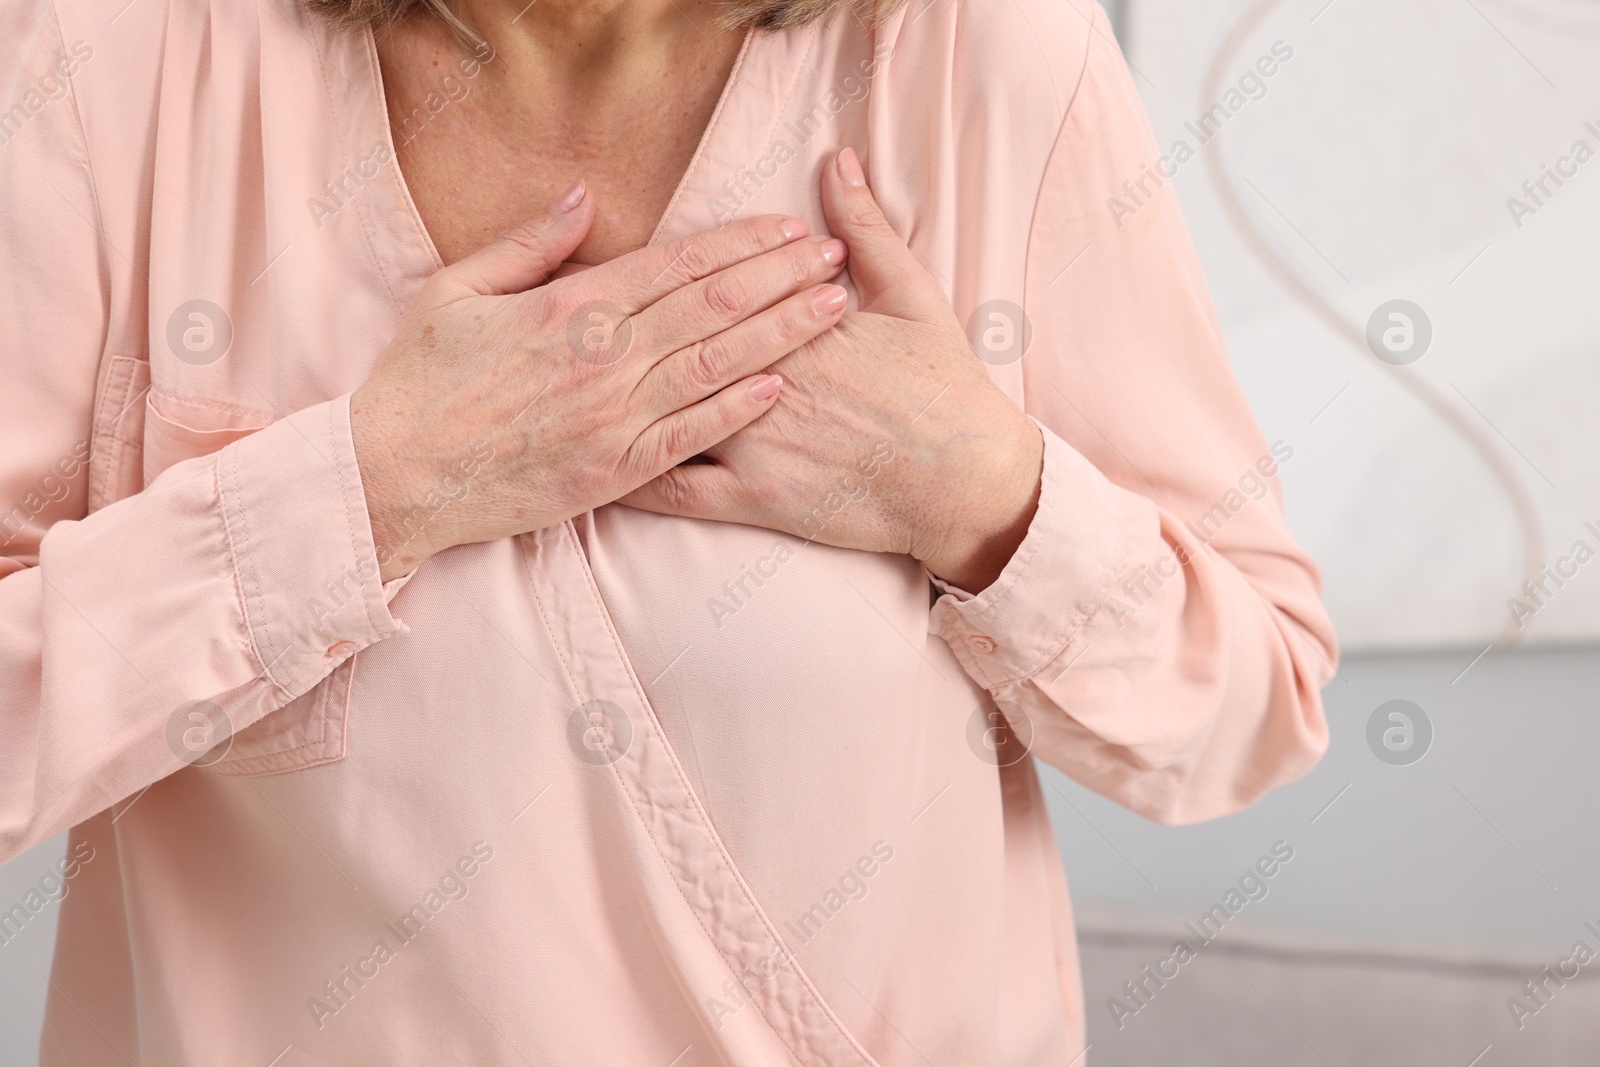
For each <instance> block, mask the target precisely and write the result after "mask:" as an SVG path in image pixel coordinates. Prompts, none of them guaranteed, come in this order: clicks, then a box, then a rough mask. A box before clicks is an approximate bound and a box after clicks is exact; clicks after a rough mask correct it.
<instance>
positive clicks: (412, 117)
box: [380, 40, 736, 265]
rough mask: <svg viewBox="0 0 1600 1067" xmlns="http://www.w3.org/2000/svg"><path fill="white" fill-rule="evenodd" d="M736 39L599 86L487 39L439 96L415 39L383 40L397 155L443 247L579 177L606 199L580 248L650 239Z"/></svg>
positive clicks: (476, 243) (537, 203)
mask: <svg viewBox="0 0 1600 1067" xmlns="http://www.w3.org/2000/svg"><path fill="white" fill-rule="evenodd" d="M734 51H736V47H731V46H730V47H724V48H723V49H722V50H721V51H713V52H712V54H711V55H710V57H709V61H708V62H706V63H696V64H689V65H687V66H686V67H685V68H684V69H683V70H682V71H681V72H677V73H675V74H674V76H673V77H672V78H670V79H667V80H664V81H650V82H649V83H648V84H645V83H643V82H641V80H640V79H641V78H642V77H643V75H642V74H638V73H635V74H632V75H629V74H627V73H622V74H619V75H617V79H616V84H614V85H609V86H599V87H580V86H577V85H572V84H566V83H564V82H562V81H561V79H560V78H559V77H558V76H555V75H546V76H541V75H538V74H529V73H528V72H527V71H526V70H525V69H524V68H525V67H526V65H527V64H528V62H529V61H528V60H526V59H525V58H523V57H519V58H518V60H517V64H516V65H515V67H514V68H513V66H511V65H510V64H509V62H508V61H507V60H505V59H502V58H501V57H498V56H495V55H493V53H492V52H490V53H489V56H490V58H488V59H487V60H485V61H484V62H482V63H481V64H479V67H480V69H479V71H478V72H477V73H476V74H475V76H474V77H472V78H470V79H469V78H466V77H464V76H462V77H457V78H454V79H453V83H454V84H453V88H452V90H451V91H449V92H448V94H447V95H444V96H441V95H440V93H439V92H438V89H437V87H436V86H434V84H433V83H434V81H436V80H437V78H436V76H435V75H434V74H433V73H432V70H431V68H429V67H428V66H427V65H426V60H425V58H424V57H423V56H421V55H419V54H418V47H417V46H416V45H414V44H411V45H408V44H407V43H406V42H405V41H403V40H400V41H395V42H392V43H388V44H385V45H382V46H380V61H381V63H382V67H383V77H384V89H385V100H384V104H385V107H386V109H387V110H388V113H389V121H390V128H391V130H392V131H393V134H394V151H395V162H396V164H397V165H398V167H399V171H400V173H401V175H402V176H403V181H404V184H405V186H406V188H407V190H408V191H409V193H410V196H411V199H412V202H413V204H414V205H415V207H416V210H417V214H418V215H419V217H420V218H421V220H422V223H423V225H424V226H425V227H426V229H427V232H428V235H429V236H430V237H431V238H432V241H433V244H434V247H435V248H436V249H437V251H438V253H439V257H440V258H441V259H442V260H443V261H444V262H445V263H447V264H448V263H452V262H455V261H456V260H458V259H461V258H463V257H465V256H467V255H470V254H471V253H472V252H474V251H476V250H477V249H479V248H482V247H483V246H484V245H486V244H488V243H489V242H491V241H494V240H496V239H498V238H499V237H501V236H502V235H504V234H506V233H508V232H510V231H512V229H513V228H514V227H517V226H520V225H522V224H524V223H527V222H529V221H533V220H537V219H539V218H540V217H542V216H543V215H544V214H545V213H546V212H548V210H549V206H550V204H551V203H552V202H554V201H555V200H556V199H557V198H558V197H560V196H561V194H562V193H563V192H565V191H566V190H567V189H568V188H570V187H571V186H572V184H573V183H574V182H575V181H578V180H579V179H582V180H583V181H584V182H585V183H586V184H587V185H588V187H589V190H590V193H591V195H592V196H593V197H594V199H595V202H596V206H597V211H596V214H595V219H594V223H593V225H592V227H591V229H590V231H589V234H588V236H587V237H586V238H585V240H584V241H583V243H582V244H581V245H579V247H578V249H577V250H576V251H575V252H574V254H573V255H572V257H571V259H572V261H573V262H575V263H581V264H587V265H595V264H599V263H603V262H605V261H607V260H609V259H613V258H615V257H616V256H619V255H622V254H624V253H626V252H630V251H632V250H634V249H636V248H641V247H643V246H644V245H645V244H647V243H648V242H649V240H650V238H651V236H652V234H654V233H655V231H656V228H657V226H658V224H659V223H660V220H661V218H662V216H663V215H664V214H665V212H666V210H667V208H668V206H669V204H670V203H671V200H672V198H673V195H674V193H675V191H676V190H677V188H678V186H679V184H680V181H681V179H682V178H683V175H684V173H685V171H686V170H687V169H688V167H689V166H690V164H691V162H692V160H693V159H694V155H695V150H696V147H697V146H698V145H699V144H700V141H701V139H702V136H703V135H704V134H705V131H706V129H707V127H708V125H709V124H710V122H711V119H712V115H713V113H714V112H715V110H716V107H717V102H718V100H719V99H720V96H721V93H722V89H723V86H724V84H725V82H726V79H727V74H728V67H729V65H730V64H731V58H732V55H733V54H734ZM723 53H726V55H724V54H723ZM435 107H436V108H437V109H438V113H437V116H435V115H434V112H433V111H432V109H433V108H435Z"/></svg>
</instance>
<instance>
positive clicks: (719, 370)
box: [687, 338, 729, 394]
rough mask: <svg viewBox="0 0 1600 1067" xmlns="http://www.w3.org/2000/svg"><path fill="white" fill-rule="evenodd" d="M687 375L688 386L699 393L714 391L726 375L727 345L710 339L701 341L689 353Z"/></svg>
mask: <svg viewBox="0 0 1600 1067" xmlns="http://www.w3.org/2000/svg"><path fill="white" fill-rule="evenodd" d="M688 355H689V360H688V367H687V374H688V377H689V384H690V385H691V386H693V387H694V388H695V390H696V391H698V392H700V393H702V394H703V393H707V392H710V391H712V390H715V389H716V388H718V387H719V386H720V385H721V384H722V379H723V376H724V375H725V374H726V373H727V367H728V359H729V353H728V349H727V345H726V344H724V343H722V342H720V341H718V340H716V339H714V338H713V339H711V340H707V341H701V342H699V343H698V344H696V345H695V346H694V348H693V349H692V350H691V351H690V352H689V354H688Z"/></svg>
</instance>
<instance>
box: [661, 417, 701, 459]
mask: <svg viewBox="0 0 1600 1067" xmlns="http://www.w3.org/2000/svg"><path fill="white" fill-rule="evenodd" d="M661 450H662V452H663V453H665V454H664V455H662V456H661V457H660V459H661V462H662V464H663V465H667V466H670V465H671V464H675V463H679V462H682V461H683V460H685V459H688V458H689V457H690V456H692V455H694V454H695V452H696V451H698V449H696V448H695V432H694V425H693V424H692V423H691V422H690V421H689V420H688V419H673V420H672V421H671V422H669V423H668V424H667V425H666V426H665V427H663V428H662V430H661Z"/></svg>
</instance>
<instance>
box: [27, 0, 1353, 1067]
mask: <svg viewBox="0 0 1600 1067" xmlns="http://www.w3.org/2000/svg"><path fill="white" fill-rule="evenodd" d="M0 38H3V39H4V40H5V41H6V43H7V46H8V48H9V50H10V53H11V58H10V61H9V62H8V63H7V64H6V65H5V67H4V77H5V84H4V93H3V95H0V104H4V106H6V107H9V110H8V111H6V112H4V113H3V114H0V127H3V132H4V134H5V137H6V143H5V144H4V146H3V147H0V168H3V181H4V186H3V187H4V190H5V192H6V196H7V200H8V201H9V203H8V208H7V210H6V211H5V212H3V213H0V234H3V240H0V248H3V249H4V255H5V257H6V269H5V270H4V271H3V273H0V320H3V321H4V322H5V324H6V338H7V340H6V343H5V345H4V347H3V356H0V358H3V360H4V367H3V378H4V382H5V385H4V389H3V390H0V507H4V508H5V509H6V510H5V511H4V512H3V516H0V522H3V530H0V539H3V544H4V548H3V553H4V555H3V558H0V575H3V576H4V577H3V579H0V678H3V679H4V682H3V690H0V700H3V704H0V859H10V858H11V857H14V856H16V855H18V854H19V853H20V852H22V851H23V850H25V849H27V848H28V847H30V846H32V845H35V844H37V843H39V842H42V841H45V840H47V839H49V838H51V837H52V836H53V835H56V834H59V833H61V832H62V831H64V830H68V829H70V830H71V839H70V845H69V848H70V851H69V861H70V862H69V863H68V864H67V867H66V871H65V872H64V873H69V874H70V879H69V880H68V881H67V882H66V887H65V890H64V891H65V893H66V895H65V898H64V900H63V901H62V904H61V908H62V912H61V917H60V922H61V925H60V936H59V941H58V944H57V949H56V961H55V969H54V975H53V979H52V983H51V992H50V1000H49V1010H48V1018H47V1022H46V1026H45V1034H44V1041H43V1044H44V1049H45V1053H44V1060H45V1062H46V1063H48V1064H52V1065H57V1064H59V1065H67V1064H70V1065H73V1067H83V1065H97V1064H121V1063H129V1064H136V1065H139V1067H190V1065H192V1067H215V1065H217V1064H247V1065H248V1064H258V1065H261V1067H266V1065H268V1064H274V1065H281V1067H295V1065H299V1064H338V1065H364V1064H373V1065H394V1064H443V1063H470V1064H474V1065H491V1064H506V1065H510V1064H524V1063H526V1064H534V1063H539V1064H575V1065H590V1064H612V1063H624V1062H625V1063H632V1064H643V1065H648V1064H658V1065H662V1067H666V1065H668V1064H672V1065H676V1067H690V1065H702V1064H703V1065H712V1064H730V1065H741V1067H743V1065H756V1064H762V1065H765V1064H776V1063H796V1064H805V1065H812V1064H817V1065H822V1064H827V1065H840V1064H874V1063H877V1064H885V1065H888V1064H921V1063H936V1064H941V1065H945V1064H962V1065H969V1067H975V1065H1008V1067H1009V1065H1018V1067H1020V1065H1034V1064H1039V1065H1044V1064H1051V1065H1056V1067H1060V1065H1064V1064H1066V1063H1068V1062H1070V1061H1072V1060H1073V1058H1074V1057H1077V1056H1080V1054H1081V1052H1082V1050H1083V1046H1084V1042H1085V1020H1084V1014H1083V1008H1082V997H1081V992H1080V987H1079V979H1078V965H1077V958H1076V954H1075V950H1074V939H1073V921H1072V915H1071V910H1070V907H1069V905H1068V901H1067V894H1066V887H1065V884H1064V881H1063V878H1062V873H1061V869H1060V866H1059V861H1058V859H1057V856H1056V855H1055V851H1054V847H1053V843H1052V838H1051V832H1050V827H1049V823H1048V820H1047V817H1046V811H1045V804H1044V800H1043V797H1042V795H1041V789H1040V783H1039V780H1038V778H1037V776H1036V773H1035V764H1034V759H1035V757H1037V758H1039V759H1043V760H1045V761H1048V762H1049V763H1051V764H1054V765H1055V766H1057V767H1060V768H1061V769H1062V770H1064V771H1065V772H1066V773H1067V774H1069V775H1071V776H1072V777H1073V778H1074V779H1076V780H1077V781H1079V782H1082V783H1084V784H1085V785H1086V786H1088V787H1089V788H1091V789H1094V790H1097V791H1098V792H1100V793H1102V794H1104V795H1106V796H1108V797H1111V798H1113V799H1115V800H1116V801H1119V802H1121V803H1123V804H1125V805H1127V806H1129V807H1131V808H1133V809H1134V810H1136V811H1138V812H1141V813H1143V814H1145V815H1147V816H1149V817H1150V818H1153V819H1158V820H1162V821H1166V822H1192V821H1194V820H1199V819H1207V818H1212V817H1214V816H1218V815H1222V814H1225V813H1228V812H1231V811H1235V810H1237V809H1239V808H1240V807H1242V806H1244V805H1246V804H1248V803H1250V802H1251V801H1252V800H1253V799H1254V798H1256V797H1257V796H1259V795H1260V794H1261V793H1263V792H1264V791H1266V790H1268V789H1270V788H1272V787H1274V786H1276V785H1279V784H1281V783H1284V782H1287V781H1289V780H1291V779H1293V778H1295V777H1296V776H1298V775H1300V774H1301V773H1303V772H1304V771H1305V770H1306V769H1307V768H1308V767H1310V766H1311V765H1312V764H1313V763H1314V762H1315V760H1316V759H1317V757H1318V755H1319V753H1320V752H1321V750H1322V748H1323V747H1324V745H1325V742H1326V731H1325V727H1324V723H1323V720H1322V716H1321V710H1320V704H1319V698H1318V690H1319V687H1320V685H1321V684H1322V683H1323V682H1324V681H1325V680H1326V679H1327V678H1328V676H1329V675H1330V673H1331V672H1332V670H1333V665H1332V657H1333V656H1334V638H1333V635H1332V633H1331V632H1330V627H1329V625H1328V622H1327V619H1326V618H1325V616H1324V614H1323V611H1322V609H1321V607H1320V605H1319V600H1318V578H1317V574H1316V571H1315V568H1314V567H1313V565H1312V563H1311V561H1310V560H1309V559H1308V558H1307V556H1306V555H1305V554H1304V553H1303V552H1302V551H1301V550H1300V549H1299V548H1298V547H1297V546H1296V545H1295V543H1294V542H1293V541H1292V540H1291V538H1290V537H1289V535H1288V533H1287V532H1286V530H1285V526H1284V521H1283V517H1282V513H1281V506H1280V502H1279V496H1278V491H1277V488H1276V480H1275V473H1276V470H1277V463H1278V461H1280V460H1282V459H1284V458H1286V457H1287V455H1288V454H1289V452H1290V449H1289V447H1288V446H1287V445H1285V444H1283V443H1279V444H1277V445H1274V446H1269V445H1268V444H1267V443H1266V442H1265V441H1264V440H1263V439H1262V437H1261V435H1260V433H1259V431H1258V430H1257V428H1256V426H1255V425H1254V423H1253V421H1252V419H1251V415H1250V412H1249V410H1248V409H1247V407H1246V405H1245V403H1244V401H1243V399H1242V397H1241V395H1240V392H1239V390H1238V388H1237V386H1236V384H1235V383H1234V381H1233V380H1232V378H1231V376H1230V374H1229V370H1228V366H1227V361H1226V358H1225V354H1224V351H1223V348H1222V344H1221V339H1220V337H1219V334H1218V329H1217V323H1216V320H1215V317H1214V315H1213V312H1212V310H1211V308H1210V306H1209V303H1208V297H1207V294H1206V290H1205V286H1204V283H1203V281H1202V279H1201V274H1200V269H1199V266H1198V264H1197V262H1196V259H1195V256H1194V254H1193V252H1192V251H1191V249H1190V246H1189V244H1188V239H1187V237H1186V235H1185V230H1184V227H1183V224H1182V222H1181V220H1180V217H1179V213H1178V210H1177V207H1176V203H1175V201H1174V199H1173V197H1172V195H1171V192H1170V189H1165V188H1160V187H1159V186H1158V184H1157V183H1153V182H1150V181H1148V176H1147V173H1146V170H1147V169H1146V167H1145V164H1147V163H1148V162H1149V161H1150V160H1152V159H1154V158H1155V156H1156V154H1157V149H1156V148H1155V146H1154V144H1153V142H1152V138H1151V135H1150V131H1149V129H1148V125H1147V123H1146V121H1145V119H1144V116H1143V114H1142V112H1141V110H1140V106H1139V103H1138V100H1137V97H1136V95H1135V92H1134V90H1133V88H1132V86H1131V84H1130V82H1129V79H1128V76H1127V73H1126V71H1125V67H1124V64H1123V62H1122V60H1121V58H1120V57H1119V55H1118V52H1117V50H1116V47H1115V45H1114V43H1113V41H1112V39H1111V37H1110V36H1109V32H1108V27H1107V23H1106V19H1105V16H1104V15H1103V13H1101V12H1100V10H1099V9H1098V8H1097V7H1095V6H1094V5H1093V4H1092V3H1091V2H1090V0H1020V2H1013V0H931V2H929V0H913V6H910V7H905V8H898V9H897V8H896V7H895V5H894V3H893V2H889V3H886V4H884V5H883V6H881V7H876V8H874V7H872V6H871V5H870V4H866V5H861V6H857V7H854V8H851V7H847V6H845V4H844V2H843V0H735V2H733V3H722V2H716V0H533V2H526V0H456V2H451V0H317V2H316V3H314V4H310V5H307V4H306V3H304V2H303V0H300V2H297V0H131V2H129V3H126V4H121V3H118V4H106V3H103V2H91V0H55V3H54V4H53V5H52V4H51V3H49V2H43V0H5V3H4V4H3V5H0ZM1130 180H1131V181H1133V182H1135V183H1139V182H1143V183H1144V185H1143V186H1142V187H1143V189H1144V192H1145V194H1146V195H1144V196H1141V198H1140V204H1141V206H1140V207H1139V208H1138V209H1137V210H1136V211H1135V212H1133V213H1132V214H1131V215H1130V214H1128V213H1127V212H1113V211H1111V210H1110V209H1108V206H1107V200H1108V198H1111V197H1113V196H1115V197H1118V198H1123V197H1124V193H1123V188H1124V186H1123V183H1124V182H1125V181H1130ZM1078 1062H1080V1063H1081V1062H1084V1061H1082V1060H1079V1061H1078Z"/></svg>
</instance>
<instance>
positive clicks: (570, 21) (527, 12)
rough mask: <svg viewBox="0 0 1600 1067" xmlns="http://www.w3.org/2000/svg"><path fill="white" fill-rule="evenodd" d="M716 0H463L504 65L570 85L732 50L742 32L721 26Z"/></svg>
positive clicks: (611, 80) (465, 14)
mask: <svg viewBox="0 0 1600 1067" xmlns="http://www.w3.org/2000/svg"><path fill="white" fill-rule="evenodd" d="M716 9H717V5H716V3H715V2H713V0H459V6H458V8H457V10H458V11H459V12H460V14H461V16H462V18H463V19H464V20H465V21H466V22H467V23H468V24H469V25H471V26H472V27H473V28H474V29H476V30H477V31H478V32H479V33H481V34H482V35H483V36H484V38H485V39H486V40H487V41H488V42H489V44H490V45H491V46H492V47H493V48H494V49H495V52H496V54H497V55H499V56H500V58H501V59H502V60H503V61H504V65H505V69H506V70H508V71H516V70H517V69H519V68H523V69H528V68H531V69H535V70H540V71H544V72H546V73H547V74H548V76H550V77H552V78H554V79H556V80H558V81H560V82H563V83H565V84H567V85H581V84H589V85H592V86H595V87H598V86H601V85H608V86H612V87H613V89H614V88H615V82H616V80H617V79H618V77H619V76H620V77H623V78H624V79H626V78H628V76H630V75H635V74H639V73H642V72H649V71H652V70H658V69H661V68H663V67H665V66H670V65H672V61H673V60H674V59H676V60H677V61H678V62H681V61H682V60H683V59H684V58H685V53H686V52H687V53H689V54H690V55H698V54H702V53H703V52H704V51H705V50H706V48H707V47H709V48H710V49H711V50H712V51H713V52H715V53H730V54H731V53H732V52H734V51H736V50H737V48H738V41H739V35H738V34H733V33H728V32H726V31H723V30H720V29H719V28H718V27H717V25H716V14H717V10H716Z"/></svg>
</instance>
